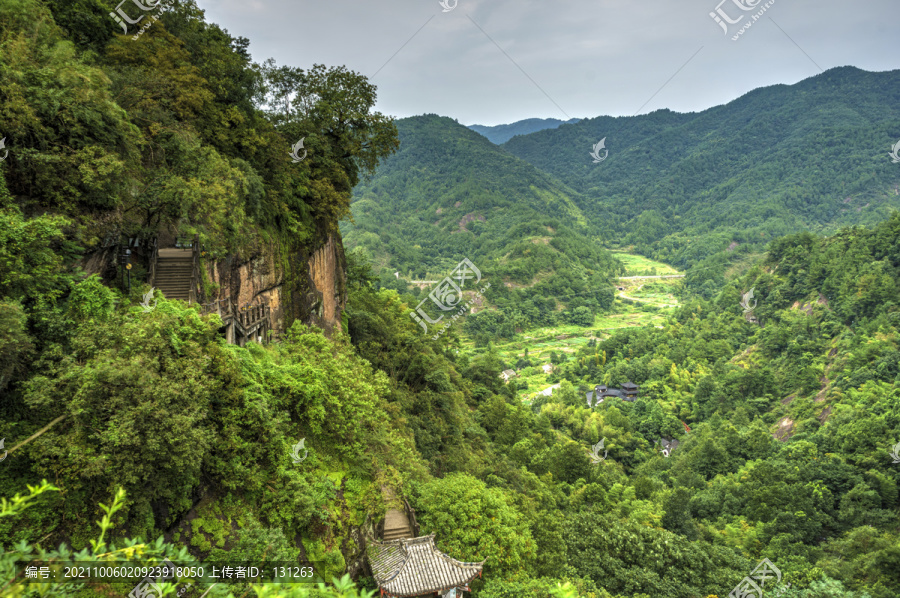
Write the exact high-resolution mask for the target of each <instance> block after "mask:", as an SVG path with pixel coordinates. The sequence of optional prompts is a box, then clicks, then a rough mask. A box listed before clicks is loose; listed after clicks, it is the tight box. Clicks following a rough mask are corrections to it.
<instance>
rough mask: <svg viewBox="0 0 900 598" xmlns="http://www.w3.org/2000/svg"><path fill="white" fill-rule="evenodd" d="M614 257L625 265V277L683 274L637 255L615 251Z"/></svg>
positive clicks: (666, 265)
mask: <svg viewBox="0 0 900 598" xmlns="http://www.w3.org/2000/svg"><path fill="white" fill-rule="evenodd" d="M612 254H613V257H615V258H617V259H618V260H619V261H621V262H622V263H623V264H625V268H626V272H625V276H668V275H670V274H682V273H681V272H679V271H678V270H676V269H675V268H673V267H672V266H670V265H668V264H664V263H662V262H657V261H654V260H651V259H650V258H647V257H644V256H642V255H637V254H635V253H626V252H619V251H613V252H612Z"/></svg>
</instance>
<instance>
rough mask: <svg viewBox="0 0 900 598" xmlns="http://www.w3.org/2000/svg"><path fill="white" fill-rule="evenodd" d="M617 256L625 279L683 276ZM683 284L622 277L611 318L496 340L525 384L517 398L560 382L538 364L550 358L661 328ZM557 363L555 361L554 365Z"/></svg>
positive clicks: (602, 316) (647, 261) (676, 280)
mask: <svg viewBox="0 0 900 598" xmlns="http://www.w3.org/2000/svg"><path fill="white" fill-rule="evenodd" d="M616 257H617V258H619V259H620V260H621V261H622V262H623V263H625V265H626V267H627V268H628V270H627V272H626V274H625V276H626V277H627V276H671V275H680V274H682V273H681V272H679V271H678V270H676V269H674V268H672V267H671V266H669V265H668V264H663V263H662V262H655V261H653V260H650V259H647V258H646V257H644V256H639V255H634V254H630V253H616ZM680 285H681V279H680V278H664V279H646V278H644V279H630V280H629V279H627V278H625V277H623V278H620V279H619V281H618V283H617V286H618V287H621V288H622V289H623V290H617V291H616V299H617V300H616V302H615V303H614V305H613V313H606V314H600V315H597V316H596V317H595V318H594V323H593V325H592V326H590V327H581V326H575V325H564V326H553V327H547V328H536V329H532V330H528V331H526V332H523V333H520V334H517V335H516V336H515V337H514V338H513V339H512V340H510V341H506V342H503V341H499V342H495V343H494V347H495V348H496V349H497V351H498V353H499V354H500V356H501V357H502V359H503V360H504V362H505V363H506V365H507V367H509V368H511V369H514V370H516V371H517V374H518V378H517V380H518V382H519V383H522V382H525V383H527V385H528V388H527V389H526V390H524V391H522V392H521V393H520V395H519V396H520V398H521V399H522V400H524V401H526V402H530V400H531V399H532V398H533V396H534V395H535V394H536V393H537V392H540V391H542V390H544V389H546V388H548V387H550V386H552V385H553V384H555V383H557V382H558V380H557V379H556V378H555V377H554V376H553V374H546V373H544V371H543V369H542V367H541V366H542V365H549V364H550V362H551V355H552V354H553V353H555V354H556V355H557V356H570V355H573V354H574V353H575V351H576V350H577V349H578V348H580V347H583V346H584V345H586V344H587V343H588V342H589V341H590V340H591V339H592V338H595V339H598V340H602V339H605V338H608V337H609V336H610V335H611V334H612V333H614V332H615V331H617V330H621V329H623V328H639V327H644V326H661V325H662V324H663V323H664V322H665V320H666V315H667V314H668V313H669V312H671V311H672V310H673V309H674V308H675V307H677V306H678V304H679V303H678V299H677V298H676V297H675V294H674V293H675V290H676V289H677V288H678V287H679V286H680ZM463 346H464V347H465V350H466V351H468V352H470V353H473V354H474V353H480V352H482V351H484V349H475V346H474V342H473V341H472V340H471V339H465V340H464V343H463ZM526 351H527V356H528V357H530V358H532V359H537V360H539V362H540V365H538V366H532V367H527V368H524V369H522V370H521V371H519V370H518V369H517V368H516V362H518V361H519V360H520V359H522V358H524V357H525V356H526ZM558 360H559V358H558V359H557V361H558Z"/></svg>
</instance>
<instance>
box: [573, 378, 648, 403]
mask: <svg viewBox="0 0 900 598" xmlns="http://www.w3.org/2000/svg"><path fill="white" fill-rule="evenodd" d="M638 388H639V387H638V385H637V384H634V383H633V382H630V381H629V382H626V383H625V384H623V385H622V388H621V389H619V388H607V387H606V386H604V385H602V384H598V385H597V386H595V387H594V390H589V391H588V392H586V393H585V398H586V399H587V405H588V407H596V406H597V405H599V404H600V403H602V402H603V400H604V399H606V398H607V397H615V398H617V399H622V400H623V401H628V402H629V403H633V402H634V400H635V399H636V398H637V395H638Z"/></svg>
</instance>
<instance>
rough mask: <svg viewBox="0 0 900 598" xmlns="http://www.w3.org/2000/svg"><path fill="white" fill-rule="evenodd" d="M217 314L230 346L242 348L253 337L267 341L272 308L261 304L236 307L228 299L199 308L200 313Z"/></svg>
mask: <svg viewBox="0 0 900 598" xmlns="http://www.w3.org/2000/svg"><path fill="white" fill-rule="evenodd" d="M213 312H215V313H217V314H219V317H220V318H221V319H222V324H223V325H224V326H225V340H227V341H228V342H229V343H231V344H232V345H240V346H242V347H243V346H244V344H245V343H246V342H247V341H248V340H253V339H254V337H256V338H258V339H260V340H262V341H263V342H265V341H267V340H268V332H269V329H270V323H271V319H270V316H271V315H272V308H270V307H269V306H268V305H266V304H263V303H257V304H254V305H251V304H245V305H243V306H241V307H238V306H237V305H235V304H234V303H232V302H231V299H230V298H227V297H226V298H225V299H219V300H217V301H212V302H210V303H204V304H203V305H201V306H200V313H202V314H209V313H213Z"/></svg>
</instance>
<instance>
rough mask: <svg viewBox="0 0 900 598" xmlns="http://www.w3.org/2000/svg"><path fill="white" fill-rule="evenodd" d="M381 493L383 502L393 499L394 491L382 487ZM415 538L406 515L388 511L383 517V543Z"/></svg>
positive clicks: (396, 511) (400, 512)
mask: <svg viewBox="0 0 900 598" xmlns="http://www.w3.org/2000/svg"><path fill="white" fill-rule="evenodd" d="M381 493H382V496H383V497H384V499H385V501H390V500H391V499H393V498H394V491H393V489H392V488H389V487H382V489H381ZM415 537H416V535H415V534H414V533H413V528H412V525H410V523H409V518H408V517H407V516H406V513H405V512H404V511H401V510H399V509H388V512H387V513H385V515H384V533H383V534H382V540H383V541H384V542H390V541H391V540H400V539H403V538H415Z"/></svg>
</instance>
